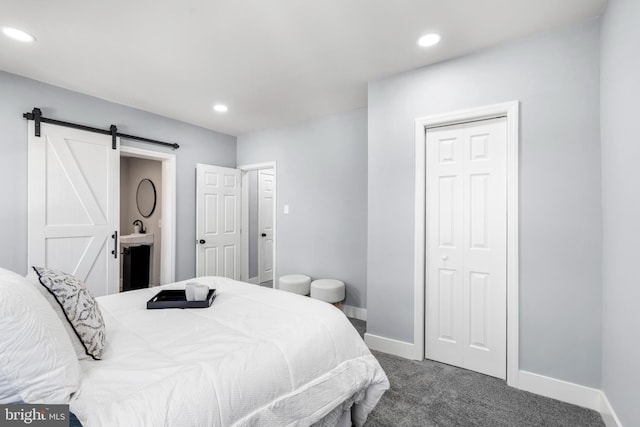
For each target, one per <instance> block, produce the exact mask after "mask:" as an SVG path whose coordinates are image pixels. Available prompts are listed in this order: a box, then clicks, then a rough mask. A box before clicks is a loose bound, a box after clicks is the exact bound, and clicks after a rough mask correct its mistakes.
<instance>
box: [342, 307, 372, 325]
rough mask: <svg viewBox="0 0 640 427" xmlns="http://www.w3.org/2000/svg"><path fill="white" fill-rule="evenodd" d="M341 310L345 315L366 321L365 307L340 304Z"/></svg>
mask: <svg viewBox="0 0 640 427" xmlns="http://www.w3.org/2000/svg"><path fill="white" fill-rule="evenodd" d="M342 311H343V312H344V314H345V316H347V317H352V318H354V319H358V320H364V321H365V322H366V321H367V309H366V308H361V307H354V306H352V305H345V304H342Z"/></svg>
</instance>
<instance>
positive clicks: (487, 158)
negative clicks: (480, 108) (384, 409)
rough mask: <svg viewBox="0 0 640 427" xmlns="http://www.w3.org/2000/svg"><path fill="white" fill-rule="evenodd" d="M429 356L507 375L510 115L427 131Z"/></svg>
mask: <svg viewBox="0 0 640 427" xmlns="http://www.w3.org/2000/svg"><path fill="white" fill-rule="evenodd" d="M426 141H427V147H426V152H427V186H426V188H427V224H426V230H427V262H426V265H427V272H426V273H427V329H426V330H427V336H426V357H427V358H428V359H433V360H437V361H440V362H444V363H448V364H451V365H455V366H460V367H463V368H466V369H471V370H474V371H477V372H481V373H484V374H487V375H492V376H495V377H498V378H503V379H504V378H506V342H507V335H506V333H507V327H506V318H507V311H506V307H507V300H506V289H507V280H506V273H507V269H506V260H507V233H506V230H507V180H506V172H507V168H506V165H507V157H506V153H507V150H506V148H507V147H506V143H507V137H506V119H504V118H500V119H491V120H485V121H480V122H475V123H467V124H460V125H453V126H446V127H441V128H435V129H428V130H427V139H426Z"/></svg>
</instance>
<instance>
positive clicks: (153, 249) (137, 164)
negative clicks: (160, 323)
mask: <svg viewBox="0 0 640 427" xmlns="http://www.w3.org/2000/svg"><path fill="white" fill-rule="evenodd" d="M175 170H176V168H175V155H173V154H165V153H160V152H155V151H149V150H142V149H137V148H132V147H121V154H120V252H121V254H122V256H121V257H120V259H121V261H120V264H121V265H120V289H121V290H128V289H133V288H136V287H146V286H144V284H146V281H147V277H148V286H149V287H151V286H159V285H162V284H165V283H171V282H173V281H175V256H174V254H175V184H176V176H175ZM145 246H146V248H145ZM124 276H126V279H125V278H124ZM123 279H124V280H123ZM132 283H133V284H134V287H131V286H130V285H131V284H132ZM123 288H126V289H123Z"/></svg>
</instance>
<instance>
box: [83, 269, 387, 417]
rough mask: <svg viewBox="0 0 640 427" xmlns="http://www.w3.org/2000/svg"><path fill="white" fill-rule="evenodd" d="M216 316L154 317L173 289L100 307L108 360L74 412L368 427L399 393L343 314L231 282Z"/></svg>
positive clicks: (217, 283)
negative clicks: (386, 398) (155, 303)
mask: <svg viewBox="0 0 640 427" xmlns="http://www.w3.org/2000/svg"><path fill="white" fill-rule="evenodd" d="M189 282H197V283H203V284H206V285H208V286H209V287H210V288H216V289H217V297H216V299H215V300H214V302H213V304H212V306H211V307H209V308H206V309H186V310H181V309H162V310H147V309H146V308H145V307H146V305H145V304H146V301H147V300H149V299H150V298H151V297H152V296H153V295H155V294H156V293H157V292H159V291H160V290H161V289H181V288H182V289H183V288H184V286H185V283H186V281H185V282H177V283H174V284H171V285H165V286H162V287H156V288H150V289H141V290H136V291H130V292H125V293H121V294H116V295H109V296H104V297H100V298H97V301H98V304H99V306H100V310H101V312H102V316H103V318H104V323H105V330H106V345H105V348H104V353H103V354H102V359H101V360H99V361H95V360H91V359H89V360H86V359H85V360H80V381H79V387H78V390H77V392H76V393H75V394H74V395H73V397H72V398H71V401H70V410H71V412H73V413H74V414H75V415H76V416H77V417H78V419H79V420H80V422H81V423H82V425H83V426H84V427H93V426H110V427H116V426H123V427H124V426H126V427H130V426H134V425H135V426H161V425H165V426H308V425H319V426H320V425H322V426H325V425H326V426H335V425H350V424H351V422H352V423H353V424H354V425H356V426H360V425H363V424H364V422H365V420H366V418H367V415H368V414H369V413H370V412H371V410H372V409H373V408H374V407H375V405H376V403H377V402H378V400H379V399H380V397H381V396H382V394H383V393H384V391H385V390H386V389H388V387H389V382H388V380H387V378H386V375H385V374H384V371H383V370H382V368H381V367H380V365H379V364H378V362H377V360H376V359H375V358H374V357H373V356H372V355H371V353H370V352H369V350H368V349H367V347H366V346H365V344H364V342H363V341H362V339H361V338H360V336H359V335H358V333H357V331H356V330H355V329H354V328H353V326H352V325H351V324H350V322H349V321H348V319H347V318H346V317H345V316H344V314H343V313H342V312H340V311H339V310H338V309H336V308H335V307H333V306H332V305H330V304H327V303H324V302H322V301H317V300H313V299H311V298H307V297H303V296H300V295H296V294H291V293H287V292H282V291H278V290H273V289H267V288H263V287H260V286H256V285H250V284H247V283H243V282H238V281H234V280H230V279H226V278H221V277H202V278H197V279H192V280H190V281H189Z"/></svg>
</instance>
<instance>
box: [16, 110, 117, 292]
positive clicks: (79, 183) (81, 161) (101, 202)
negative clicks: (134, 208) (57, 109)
mask: <svg viewBox="0 0 640 427" xmlns="http://www.w3.org/2000/svg"><path fill="white" fill-rule="evenodd" d="M28 141H29V142H28V143H29V184H28V185H29V209H28V210H29V213H28V216H29V218H28V234H29V238H28V240H29V242H28V256H27V261H28V264H29V267H31V266H34V265H35V266H42V267H49V268H54V269H58V270H62V271H64V272H66V273H70V274H73V275H74V276H76V277H78V278H80V279H82V280H83V281H84V282H85V284H86V285H87V287H88V289H89V290H90V291H91V293H92V294H93V295H94V296H101V295H107V294H112V293H117V292H118V290H119V286H118V283H119V280H118V276H119V274H118V273H119V259H118V257H119V254H118V247H117V240H116V236H115V233H116V230H118V227H119V218H120V212H119V208H120V207H119V204H120V153H119V149H116V150H114V149H113V148H112V141H111V136H108V135H102V134H97V133H92V132H86V131H81V130H77V129H70V128H67V127H62V126H55V125H50V124H46V123H43V124H41V136H40V137H36V136H35V135H34V122H33V121H29V138H28ZM117 147H119V141H118V144H117Z"/></svg>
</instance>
